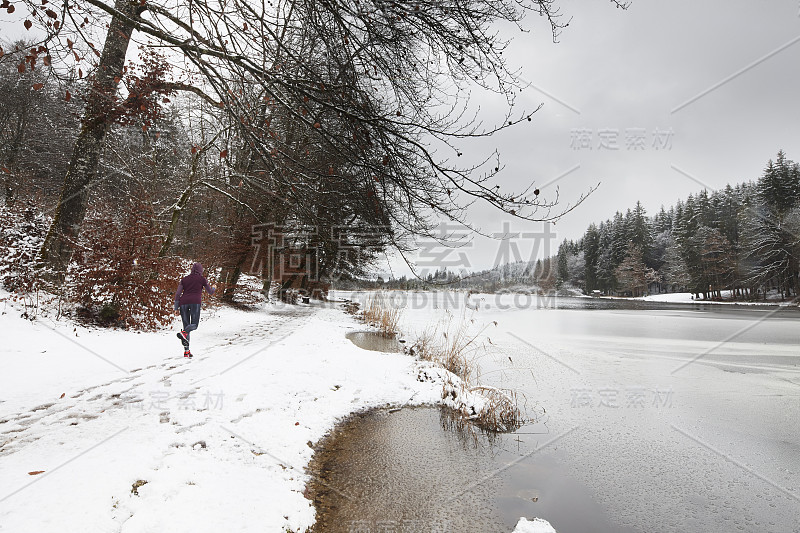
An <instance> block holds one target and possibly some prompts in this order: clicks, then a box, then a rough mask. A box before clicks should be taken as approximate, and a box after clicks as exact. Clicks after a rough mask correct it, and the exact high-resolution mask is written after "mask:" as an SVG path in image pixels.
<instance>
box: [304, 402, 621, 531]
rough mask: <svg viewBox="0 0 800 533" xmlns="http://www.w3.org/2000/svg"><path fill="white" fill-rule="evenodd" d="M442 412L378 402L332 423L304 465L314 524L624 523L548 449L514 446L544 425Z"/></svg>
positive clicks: (439, 527) (334, 527)
mask: <svg viewBox="0 0 800 533" xmlns="http://www.w3.org/2000/svg"><path fill="white" fill-rule="evenodd" d="M446 413H447V412H446V411H440V410H439V409H438V408H410V409H403V410H401V411H397V412H393V413H390V412H388V411H383V410H381V411H373V412H370V413H367V414H362V415H357V416H354V417H353V418H351V419H350V420H348V421H347V422H345V423H344V424H342V425H340V426H339V427H338V428H337V429H336V430H335V431H334V433H333V434H332V435H331V437H330V438H329V439H327V441H326V442H325V443H324V445H323V447H322V449H321V450H319V451H318V452H317V454H316V455H315V458H314V461H313V462H312V466H311V471H312V473H313V474H314V475H315V477H316V481H314V482H312V483H311V493H312V494H313V497H314V504H315V506H316V508H317V525H316V526H315V528H314V531H315V532H317V533H319V532H348V531H396V532H398V533H400V532H406V531H442V532H444V531H447V532H451V533H457V532H476V533H489V532H495V531H496V532H505V533H508V532H510V531H512V530H513V528H514V525H515V524H516V522H517V521H518V520H519V518H520V517H521V516H526V517H531V518H532V517H534V516H538V517H541V518H545V519H546V520H548V521H550V522H551V523H552V524H553V526H554V527H555V528H556V529H557V530H558V531H562V532H570V531H595V532H599V533H603V532H609V533H610V532H623V531H625V530H624V529H622V528H620V527H617V526H614V525H612V524H611V523H610V522H609V520H608V518H607V517H606V516H605V514H604V512H603V510H602V509H601V508H600V506H599V505H598V504H597V503H596V502H595V501H594V500H592V498H591V496H590V495H589V492H588V490H587V489H586V488H585V487H583V486H581V485H580V484H579V483H577V482H576V481H574V480H573V479H572V478H570V477H569V476H567V475H566V474H565V473H564V469H563V468H562V467H561V465H560V463H559V461H558V459H557V453H558V452H557V451H554V450H553V449H543V450H541V451H540V452H537V453H533V454H531V453H530V452H526V451H525V450H523V449H520V450H522V451H517V450H518V448H517V446H518V445H519V444H520V443H525V442H527V443H528V445H529V446H533V447H535V446H536V443H537V442H538V443H539V445H541V444H543V443H545V442H547V441H548V440H550V439H551V438H552V435H547V434H543V435H526V434H519V435H516V436H513V435H500V436H495V437H494V438H493V439H489V438H487V436H486V435H483V434H481V433H479V432H470V431H467V432H464V431H456V430H451V429H443V428H451V427H452V425H451V420H450V419H449V418H448V417H447V414H446ZM515 439H519V441H517V440H515ZM526 455H527V456H526ZM509 465H513V468H509ZM358 528H361V529H358Z"/></svg>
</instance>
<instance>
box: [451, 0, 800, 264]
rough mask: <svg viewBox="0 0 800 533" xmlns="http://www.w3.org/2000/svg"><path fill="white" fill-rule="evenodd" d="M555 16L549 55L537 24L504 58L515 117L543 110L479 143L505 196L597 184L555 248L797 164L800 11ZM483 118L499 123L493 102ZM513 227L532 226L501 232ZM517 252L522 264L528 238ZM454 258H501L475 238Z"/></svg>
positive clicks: (754, 2)
mask: <svg viewBox="0 0 800 533" xmlns="http://www.w3.org/2000/svg"><path fill="white" fill-rule="evenodd" d="M560 5H561V6H562V12H563V14H564V16H565V18H568V17H572V21H571V23H570V25H569V27H568V28H566V29H565V30H564V31H563V32H562V33H561V36H560V38H559V42H558V43H555V44H554V43H552V40H551V38H550V35H549V32H548V28H547V27H546V26H545V25H543V24H540V22H543V21H538V20H536V18H537V17H533V18H532V20H531V21H530V24H529V26H530V27H532V29H533V30H534V31H533V32H532V33H528V34H518V35H513V36H512V37H513V38H514V41H513V43H512V44H511V47H510V50H509V51H508V52H507V54H508V57H509V59H510V61H511V63H512V64H515V65H519V67H520V68H521V70H522V76H523V77H524V78H525V79H526V80H528V81H529V82H530V83H532V84H533V86H534V87H533V88H530V89H528V90H527V91H525V92H524V93H523V95H522V96H521V98H520V101H519V104H520V106H521V107H525V108H528V109H534V108H535V107H536V106H537V105H538V104H539V103H543V104H544V107H543V108H542V109H541V110H540V111H539V112H537V113H536V114H535V115H534V118H533V121H532V122H530V123H525V124H523V126H522V127H520V128H516V129H513V130H510V131H507V132H504V133H503V134H501V135H498V136H496V137H495V138H493V139H492V140H491V141H490V142H488V143H486V146H487V147H494V146H496V147H497V148H498V149H499V150H500V152H501V156H502V158H503V162H504V163H505V165H506V166H505V170H504V171H503V173H502V174H501V177H500V178H499V179H500V181H499V182H500V183H502V185H503V187H504V188H505V187H506V186H510V187H511V188H513V187H514V186H516V187H518V188H521V187H522V186H523V185H524V184H526V183H528V182H529V181H531V180H533V181H535V182H536V184H537V185H538V186H540V187H542V192H543V194H552V193H553V192H554V188H555V186H556V185H558V186H559V187H560V193H561V196H560V200H561V201H562V202H564V203H566V202H570V201H571V200H574V199H575V198H576V197H577V196H578V195H579V194H580V193H581V192H583V191H586V190H587V189H588V188H589V187H590V186H591V185H593V184H596V183H597V182H601V185H600V188H599V189H598V190H597V191H596V192H595V193H593V194H592V195H591V196H590V197H589V198H588V199H587V200H586V201H585V202H584V203H583V204H582V205H581V206H580V207H578V208H577V209H576V210H574V211H573V212H571V213H569V214H568V215H566V216H565V217H564V218H563V219H562V220H560V221H559V222H558V223H557V224H556V225H555V226H554V227H553V231H554V232H555V233H556V234H557V237H556V238H555V239H554V240H553V241H552V244H553V247H557V245H558V243H559V242H561V240H563V239H564V238H569V239H577V238H580V236H581V235H582V234H583V232H584V230H585V228H586V226H587V225H588V224H589V223H590V222H599V221H601V220H605V219H607V218H610V217H612V216H613V214H614V212H615V211H617V210H621V211H624V210H625V209H627V208H629V207H633V205H635V203H636V201H637V200H640V201H641V202H642V203H643V205H644V206H645V208H646V209H647V211H648V213H649V214H653V213H655V212H656V211H657V210H658V209H659V208H660V206H661V205H662V204H663V205H665V206H669V205H671V204H674V203H675V201H676V200H677V199H679V198H681V199H683V198H685V197H686V196H687V195H688V194H690V193H694V192H697V191H699V190H701V189H702V188H703V185H707V186H708V187H709V188H711V189H716V188H721V187H724V186H725V185H726V184H727V183H737V182H741V181H745V180H751V179H755V178H757V177H758V176H759V174H760V173H761V171H762V170H763V168H764V166H765V165H766V162H767V160H768V159H770V158H774V157H775V154H776V152H777V151H778V150H779V149H783V150H784V151H786V153H787V155H788V157H789V158H791V159H794V160H795V161H798V160H800V0H705V1H697V0H694V1H689V0H670V1H663V0H661V1H657V0H633V1H632V3H631V6H630V7H629V9H628V10H626V11H622V10H620V9H617V8H616V7H615V6H614V5H613V4H612V3H611V2H608V1H605V0H564V1H562V2H560ZM484 106H485V107H486V109H489V110H492V109H497V110H498V111H497V112H498V113H499V112H500V111H499V110H500V107H499V103H495V102H492V101H491V100H486V102H485V103H484ZM642 135H643V136H644V137H643V139H642ZM636 139H639V144H638V145H637V146H634V145H630V144H629V143H634V142H635V140H636ZM614 141H616V146H617V149H616V150H615V149H612V148H613V147H614V144H615V143H614ZM570 170H571V172H569V173H568V174H567V175H566V176H563V177H562V178H561V179H559V180H558V181H557V182H556V183H554V184H550V185H548V186H546V187H543V186H544V185H545V184H547V183H549V182H551V181H552V180H553V179H555V178H557V177H559V176H560V175H562V174H564V173H565V172H568V171H570ZM687 175H688V176H687ZM689 176H691V177H689ZM472 213H473V217H474V220H476V221H477V222H478V223H479V224H480V226H481V227H482V228H483V230H484V231H488V232H501V231H502V229H501V228H502V217H501V216H498V213H497V212H492V210H491V209H488V208H480V209H473V212H472ZM510 229H511V230H512V231H541V230H542V225H541V224H522V223H520V222H519V221H516V222H515V221H511V222H510ZM518 244H519V248H520V252H521V255H522V256H523V257H524V258H526V259H527V257H528V256H529V255H530V252H531V251H532V249H533V246H532V244H531V242H530V239H528V240H520V241H518ZM539 249H540V250H541V249H543V247H542V246H540V247H539ZM461 251H462V252H464V253H466V254H467V260H468V261H469V263H470V267H471V268H473V269H481V268H487V267H490V266H492V265H493V263H494V262H495V261H496V260H497V259H498V254H500V255H501V257H502V258H505V257H508V253H509V247H508V246H502V245H500V244H498V243H496V242H489V241H487V240H485V239H482V238H478V239H476V240H475V241H474V243H473V244H472V245H471V246H469V247H467V248H464V249H462V250H461ZM503 252H505V253H506V255H505V256H502V253H503ZM554 252H555V250H553V253H554ZM456 258H457V255H456V254H451V255H450V256H449V259H451V260H453V261H454V262H455V259H456Z"/></svg>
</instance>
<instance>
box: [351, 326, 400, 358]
mask: <svg viewBox="0 0 800 533" xmlns="http://www.w3.org/2000/svg"><path fill="white" fill-rule="evenodd" d="M345 337H347V339H348V340H350V342H352V343H353V344H355V345H356V346H358V347H359V348H361V349H362V350H371V351H374V352H384V353H397V352H402V351H403V345H402V344H401V343H400V341H399V340H398V339H397V337H396V336H395V335H391V336H389V337H387V336H386V335H384V334H383V333H381V332H379V331H351V332H350V333H348V334H346V335H345Z"/></svg>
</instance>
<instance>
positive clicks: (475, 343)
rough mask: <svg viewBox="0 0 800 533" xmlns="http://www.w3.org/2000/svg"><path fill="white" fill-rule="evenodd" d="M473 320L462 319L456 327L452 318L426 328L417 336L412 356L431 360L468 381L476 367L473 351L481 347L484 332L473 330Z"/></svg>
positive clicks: (448, 316)
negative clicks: (471, 326) (481, 337)
mask: <svg viewBox="0 0 800 533" xmlns="http://www.w3.org/2000/svg"><path fill="white" fill-rule="evenodd" d="M474 323H475V320H474V319H471V318H470V319H468V318H467V317H466V316H462V317H461V320H460V321H459V323H458V325H457V326H456V327H453V315H452V314H450V313H448V315H447V318H446V319H444V320H442V321H440V322H439V323H437V324H435V325H434V326H432V327H429V328H427V329H426V330H425V331H423V332H422V334H421V335H419V337H417V340H416V342H415V343H414V344H413V345H412V346H411V349H410V353H411V354H412V355H416V356H417V357H419V358H420V359H422V360H424V361H431V362H433V363H436V364H438V365H440V366H441V367H442V368H444V369H445V370H447V371H449V372H452V373H453V374H455V375H456V376H458V377H459V378H461V379H462V380H464V381H466V382H469V381H470V378H471V377H472V374H473V370H474V369H475V365H474V362H473V361H474V357H473V355H474V352H475V351H476V350H477V349H479V348H480V347H481V344H480V342H479V338H480V335H481V333H483V330H481V331H479V332H477V333H475V332H471V331H470V325H472V324H474Z"/></svg>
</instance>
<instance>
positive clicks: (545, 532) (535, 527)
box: [513, 518, 556, 533]
mask: <svg viewBox="0 0 800 533" xmlns="http://www.w3.org/2000/svg"><path fill="white" fill-rule="evenodd" d="M513 533H556V530H555V529H553V526H551V525H550V522H548V521H547V520H542V519H541V518H533V519H531V520H528V519H526V518H520V519H519V522H517V527H515V528H514V532H513Z"/></svg>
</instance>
